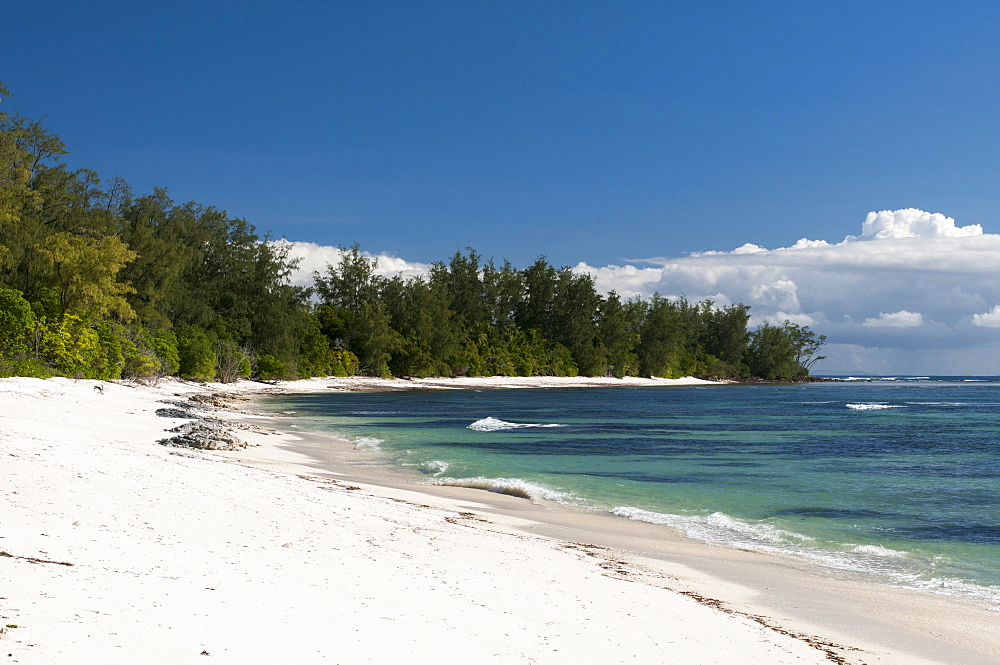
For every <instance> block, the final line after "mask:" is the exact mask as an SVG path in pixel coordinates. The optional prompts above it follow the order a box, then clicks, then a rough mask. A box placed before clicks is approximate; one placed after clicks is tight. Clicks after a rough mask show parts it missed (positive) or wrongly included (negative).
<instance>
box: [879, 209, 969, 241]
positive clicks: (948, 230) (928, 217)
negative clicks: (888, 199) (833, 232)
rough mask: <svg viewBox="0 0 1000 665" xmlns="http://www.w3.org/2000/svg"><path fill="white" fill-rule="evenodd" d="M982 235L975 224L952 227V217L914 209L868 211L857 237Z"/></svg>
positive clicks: (880, 238)
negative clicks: (859, 235) (859, 234)
mask: <svg viewBox="0 0 1000 665" xmlns="http://www.w3.org/2000/svg"><path fill="white" fill-rule="evenodd" d="M981 235H983V227H982V226H980V225H979V224H972V225H970V226H956V225H955V220H954V219H952V218H951V217H945V216H944V215H942V214H941V213H939V212H934V213H931V212H924V211H923V210H917V209H916V208H906V209H904V210H891V211H890V210H883V211H881V212H870V213H868V216H867V217H865V221H864V223H863V224H862V225H861V237H862V238H863V239H866V240H883V239H886V238H966V237H968V236H981Z"/></svg>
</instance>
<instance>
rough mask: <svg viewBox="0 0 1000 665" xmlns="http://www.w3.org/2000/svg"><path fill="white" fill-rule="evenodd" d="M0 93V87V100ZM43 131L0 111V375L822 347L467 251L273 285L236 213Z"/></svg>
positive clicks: (799, 365)
mask: <svg viewBox="0 0 1000 665" xmlns="http://www.w3.org/2000/svg"><path fill="white" fill-rule="evenodd" d="M8 94H9V93H8V91H7V90H6V89H5V88H4V87H3V86H2V84H0V95H2V96H7V95H8ZM66 154H67V152H66V147H65V145H64V144H63V143H62V141H61V140H60V138H59V137H58V136H57V135H55V134H53V133H51V132H49V131H48V130H47V129H46V128H45V127H43V125H42V123H41V122H40V121H37V120H31V119H29V118H25V117H23V116H21V115H18V114H9V113H5V112H0V376H13V375H20V376H39V377H45V376H54V375H60V376H73V377H83V378H95V379H118V378H126V379H134V380H144V379H150V378H155V377H159V376H166V375H176V376H180V377H182V378H188V379H195V380H219V381H232V380H235V379H237V378H240V377H254V378H258V379H262V380H273V379H292V378H299V377H310V376H329V375H339V376H345V375H351V374H364V375H372V376H412V377H426V376H485V375H520V376H531V375H555V376H576V375H585V376H616V377H622V376H659V377H679V376H684V375H695V376H708V377H730V378H747V377H760V378H764V379H782V378H793V377H800V376H805V375H807V374H808V371H809V368H810V366H811V365H812V364H813V363H814V362H816V361H817V360H819V359H821V358H822V356H818V355H816V354H817V351H818V350H819V348H820V347H821V346H822V344H823V343H824V341H825V338H824V337H823V336H822V335H820V336H816V335H815V333H813V331H811V330H810V329H809V328H807V327H804V326H798V325H795V324H793V323H789V322H785V323H784V324H783V325H780V326H776V325H770V324H763V325H761V326H758V327H756V328H754V329H752V330H751V329H749V328H748V322H749V316H750V315H749V307H747V306H746V305H742V304H736V305H727V306H722V307H718V306H716V305H715V304H713V303H712V302H710V301H703V302H697V303H692V302H688V301H687V300H686V299H684V298H675V299H668V298H664V297H661V296H659V295H655V296H653V297H652V298H651V299H648V300H642V299H638V298H630V299H623V298H621V297H619V296H618V295H617V294H616V293H614V292H612V293H609V294H607V295H601V294H600V293H598V292H597V290H596V288H595V285H594V281H593V279H592V278H591V277H590V276H589V275H586V274H577V273H574V272H573V271H572V270H571V269H570V268H568V267H563V268H556V267H554V266H552V265H551V264H549V263H548V262H547V261H546V259H545V258H544V257H541V258H539V259H538V260H536V261H535V262H534V263H533V264H532V265H530V266H528V267H527V268H523V269H518V268H515V267H514V266H512V265H511V264H510V263H509V262H506V261H504V262H503V264H502V265H498V264H497V263H496V262H494V261H493V260H492V259H491V260H484V258H483V256H482V255H480V254H479V253H478V252H476V251H475V250H473V249H467V250H466V251H465V252H457V253H456V254H455V255H454V256H452V257H451V259H450V260H449V261H447V262H443V261H442V262H438V263H434V264H433V265H432V266H431V269H430V271H429V273H428V274H426V275H423V276H419V277H411V278H407V279H404V278H402V277H399V276H397V277H392V278H387V277H384V276H381V275H380V274H379V273H378V272H377V267H378V266H377V262H376V260H375V259H373V258H371V257H368V256H365V255H364V254H363V253H362V251H361V249H360V247H359V246H358V245H354V246H353V247H350V248H346V249H344V250H343V252H342V256H341V259H340V261H339V262H338V263H337V264H334V265H329V266H327V268H326V270H324V271H323V272H322V273H317V274H315V275H314V283H313V285H312V286H311V287H299V286H295V285H292V284H291V283H290V280H289V276H290V274H291V272H292V270H293V269H294V268H295V262H294V261H293V260H291V259H290V258H289V256H288V253H287V249H286V248H285V246H284V245H282V244H281V243H274V242H269V241H270V237H269V236H268V235H266V234H265V235H260V234H258V232H257V230H256V229H255V227H254V226H253V225H252V224H250V223H249V222H247V221H246V220H244V219H239V218H232V217H230V216H229V215H228V214H227V213H226V212H225V211H224V210H220V209H218V208H215V207H212V206H206V205H202V204H198V203H194V202H188V203H177V202H175V201H174V200H173V199H171V198H170V196H169V194H168V192H167V191H166V190H165V189H160V188H156V189H154V190H153V192H152V193H148V194H141V195H140V194H136V193H135V192H133V190H132V189H131V188H130V187H129V185H128V184H127V182H125V181H124V180H123V179H121V178H112V179H110V180H107V181H105V180H102V179H101V178H99V177H98V174H97V173H95V172H94V171H92V170H90V169H76V170H73V169H70V168H69V167H68V166H67V165H66V164H65V163H63V161H62V158H63V156H64V155H66Z"/></svg>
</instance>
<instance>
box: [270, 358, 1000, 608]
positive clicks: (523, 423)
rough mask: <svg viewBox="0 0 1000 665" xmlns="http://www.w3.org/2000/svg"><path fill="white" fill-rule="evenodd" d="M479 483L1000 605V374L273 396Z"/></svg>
mask: <svg viewBox="0 0 1000 665" xmlns="http://www.w3.org/2000/svg"><path fill="white" fill-rule="evenodd" d="M271 405H272V407H273V408H274V409H275V410H279V411H294V412H295V417H296V418H297V419H300V420H298V421H297V422H299V423H300V424H299V426H300V427H304V428H310V429H316V430H322V431H327V432H332V433H335V434H337V435H339V436H342V437H344V438H347V439H349V440H352V441H354V442H355V443H356V445H357V446H358V447H359V448H370V449H378V450H379V451H380V453H381V454H382V455H384V457H385V459H386V461H387V462H388V463H392V464H398V465H401V466H403V467H406V468H410V469H414V470H416V471H419V472H420V473H421V474H422V476H423V477H422V481H423V482H428V483H440V484H454V485H463V486H470V487H481V488H484V489H491V490H493V491H502V492H507V493H512V494H519V495H526V496H531V497H532V498H534V499H536V500H541V501H554V502H560V503H565V504H572V505H575V506H578V507H582V508H586V509H590V510H595V511H603V512H610V513H613V514H615V515H619V516H621V517H623V518H627V519H635V520H643V521H648V522H653V523H658V524H667V525H670V526H673V527H676V528H678V529H680V530H682V531H684V532H685V533H687V534H688V535H689V536H691V537H694V538H697V539H701V540H704V541H708V542H713V543H718V544H725V545H730V546H738V547H744V548H750V549H757V550H763V551H773V552H782V553H791V554H796V555H798V556H802V557H806V558H809V559H811V560H813V561H815V562H818V563H821V564H823V565H825V566H829V567H833V568H838V569H842V570H849V571H858V572H864V573H868V574H873V575H876V576H878V577H880V578H882V579H885V580H888V581H891V582H893V583H896V584H901V585H906V586H913V587H920V588H926V589H930V590H935V591H941V592H947V593H956V594H962V595H974V596H979V597H985V598H989V599H991V600H992V601H994V602H996V603H1000V482H998V480H1000V380H998V379H995V378H989V379H982V378H975V379H964V378H962V377H946V378H928V377H922V378H916V379H914V378H909V379H907V378H898V379H888V380H887V379H881V380H876V381H870V382H868V381H865V382H860V381H858V382H848V383H819V384H807V385H789V386H698V387H675V388H586V389H545V390H481V391H480V390H476V391H472V390H461V391H412V392H383V393H328V394H318V395H295V396H287V397H281V398H275V399H274V400H273V401H272V402H271Z"/></svg>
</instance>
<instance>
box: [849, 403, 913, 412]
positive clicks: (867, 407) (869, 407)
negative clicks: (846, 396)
mask: <svg viewBox="0 0 1000 665" xmlns="http://www.w3.org/2000/svg"><path fill="white" fill-rule="evenodd" d="M847 408H848V409H853V410H854V411H883V410H885V409H903V408H906V407H904V406H903V405H902V404H848V405H847Z"/></svg>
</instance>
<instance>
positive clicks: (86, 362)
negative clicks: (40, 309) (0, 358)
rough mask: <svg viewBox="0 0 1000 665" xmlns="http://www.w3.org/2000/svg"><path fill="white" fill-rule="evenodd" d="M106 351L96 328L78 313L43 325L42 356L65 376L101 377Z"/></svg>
mask: <svg viewBox="0 0 1000 665" xmlns="http://www.w3.org/2000/svg"><path fill="white" fill-rule="evenodd" d="M106 351H107V349H105V348H102V346H101V339H100V337H99V336H98V334H97V332H96V331H95V330H94V329H93V328H90V327H89V326H87V325H86V324H85V323H84V321H83V320H82V319H81V318H80V317H78V316H74V315H72V314H67V315H66V316H64V317H62V318H61V319H60V320H58V321H55V322H52V323H48V324H43V325H42V330H41V339H40V343H39V358H40V359H41V360H42V361H44V362H46V363H48V364H49V365H50V366H51V367H52V368H53V369H55V371H56V372H57V373H58V374H60V375H62V376H71V377H77V378H81V379H94V378H101V376H103V371H104V369H105V365H106V363H105V362H104V359H105V358H106V356H105V355H104V353H105V352H106ZM99 374H100V375H101V376H98V375H99Z"/></svg>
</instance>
